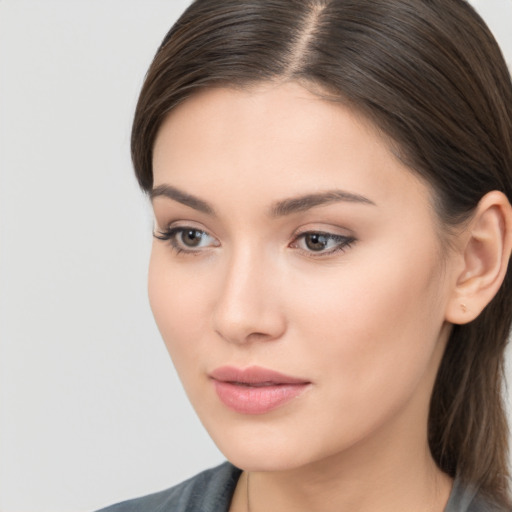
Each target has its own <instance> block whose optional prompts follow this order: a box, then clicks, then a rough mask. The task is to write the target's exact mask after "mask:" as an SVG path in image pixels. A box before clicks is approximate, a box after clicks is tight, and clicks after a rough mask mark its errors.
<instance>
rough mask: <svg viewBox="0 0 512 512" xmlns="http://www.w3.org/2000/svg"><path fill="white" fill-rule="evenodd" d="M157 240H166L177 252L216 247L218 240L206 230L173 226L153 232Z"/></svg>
mask: <svg viewBox="0 0 512 512" xmlns="http://www.w3.org/2000/svg"><path fill="white" fill-rule="evenodd" d="M153 236H154V237H155V238H158V240H164V241H168V242H169V243H170V244H171V247H173V248H174V249H175V250H176V251H177V252H178V253H180V252H189V253H190V252H199V251H200V250H201V249H203V248H207V247H218V246H219V245H220V244H219V243H218V241H217V240H216V239H215V238H214V237H213V236H211V235H210V234H208V233H207V232H206V231H203V230H201V229H197V228H193V227H175V228H170V229H167V230H165V231H159V232H158V233H154V234H153Z"/></svg>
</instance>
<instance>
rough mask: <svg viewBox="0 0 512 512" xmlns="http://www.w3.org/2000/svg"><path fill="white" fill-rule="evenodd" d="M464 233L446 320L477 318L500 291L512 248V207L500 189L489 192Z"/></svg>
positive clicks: (467, 320) (464, 321)
mask: <svg viewBox="0 0 512 512" xmlns="http://www.w3.org/2000/svg"><path fill="white" fill-rule="evenodd" d="M460 236H461V245H460V247H461V248H460V250H461V255H462V258H463V259H462V261H463V265H462V270H460V268H459V269H458V271H457V275H456V276H455V277H456V280H455V285H454V290H453V294H452V297H451V299H450V301H449V303H448V306H447V311H446V320H447V321H449V322H451V323H454V324H466V323H469V322H471V321H472V320H474V319H475V318H476V317H477V316H478V315H479V314H480V313H481V312H482V311H483V309H484V308H485V307H486V306H487V304H489V302H490V301H491V300H492V298H493V297H494V296H495V295H496V293H497V292H498V290H499V288H500V286H501V284H502V283H503V279H504V278H505V275H506V272H507V267H508V262H509V259H510V255H511V251H512V207H511V205H510V203H509V201H508V199H507V197H506V196H505V195H504V194H503V193H501V192H498V191H493V192H489V193H488V194H486V195H485V196H484V197H483V198H482V199H481V200H480V202H479V203H478V206H477V208H476V211H475V213H474V215H473V217H472V219H471V220H470V221H469V223H468V225H467V227H466V229H465V230H464V232H463V233H462V234H461V235H460Z"/></svg>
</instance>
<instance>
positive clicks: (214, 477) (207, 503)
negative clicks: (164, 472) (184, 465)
mask: <svg viewBox="0 0 512 512" xmlns="http://www.w3.org/2000/svg"><path fill="white" fill-rule="evenodd" d="M240 473H241V471H240V470H239V469H238V468H236V467H235V466H233V465H232V464H230V463H229V462H225V463H224V464H221V465H220V466H217V467H215V468H212V469H209V470H207V471H203V472H202V473H199V474H198V475H196V476H194V477H192V478H190V479H188V480H186V481H184V482H182V483H181V484H178V485H176V486H174V487H171V488H170V489H166V490H165V491H160V492H157V493H154V494H150V495H148V496H143V497H141V498H136V499H133V500H129V501H124V502H122V503H118V504H117V505H112V506H110V507H107V508H104V509H101V510H100V511H98V512H164V511H166V512H167V511H169V512H171V511H172V512H192V511H194V512H198V511H201V512H213V511H219V512H220V511H226V512H227V510H228V508H229V504H230V502H231V497H232V495H233V492H234V490H235V487H236V483H237V481H238V478H239V476H240Z"/></svg>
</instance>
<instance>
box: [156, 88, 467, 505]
mask: <svg viewBox="0 0 512 512" xmlns="http://www.w3.org/2000/svg"><path fill="white" fill-rule="evenodd" d="M153 166H154V186H155V189H157V190H158V188H159V187H160V189H159V190H160V191H161V190H162V188H161V187H162V186H164V187H165V186H171V187H174V188H175V189H178V190H180V191H182V192H183V193H184V194H187V195H189V196H190V195H192V196H194V197H195V198H198V199H200V200H201V201H202V202H206V203H208V205H209V206H210V209H211V210H212V211H210V212H208V211H200V210H199V209H197V207H198V205H199V206H201V207H202V206H204V205H203V204H202V203H196V204H187V205H186V204H183V203H182V199H183V197H184V196H183V194H182V196H181V197H178V198H177V199H178V200H176V198H174V199H172V198H170V197H166V196H165V195H159V194H155V196H154V197H153V200H152V202H153V207H154V213H155V233H156V234H157V235H159V233H162V232H165V230H166V229H168V228H169V227H170V228H176V227H182V228H185V227H186V228H193V229H196V230H199V231H200V232H201V233H204V234H200V244H199V246H195V247H191V246H190V245H188V246H187V242H190V240H189V239H186V238H185V241H184V239H183V238H181V236H180V233H179V232H178V234H176V235H175V236H174V237H173V239H172V240H160V239H158V238H155V240H154V244H153V250H152V256H151V262H150V271H149V296H150V302H151V307H152V310H153V313H154V316H155V319H156V322H157V324H158V327H159V329H160V332H161V333H162V336H163V339H164V341H165V343H166V345H167V348H168V351H169V353H170V355H171V357H172V359H173V362H174V364H175V366H176V369H177V371H178V374H179V376H180V378H181V380H182V382H183V385H184V388H185V390H186V392H187V394H188V396H189V398H190V400H191V402H192V404H193V406H194V408H195V410H196V411H197V414H198V415H199V417H200V419H201V421H202V422H203V424H204V426H205V427H206V429H207V430H208V432H209V434H210V435H211V437H212V438H213V440H214V441H215V443H216V444H217V445H218V447H219V448H220V450H221V451H222V452H223V453H224V454H225V455H226V457H227V458H228V459H229V460H230V461H231V462H233V463H234V464H235V465H237V466H239V467H241V468H242V469H244V470H245V472H244V474H243V475H242V477H241V479H240V481H239V485H238V487H237V491H236V493H235V496H234V499H233V503H232V507H231V511H232V512H235V511H242V510H247V504H246V490H247V489H246V485H247V473H248V472H250V474H251V476H250V488H249V490H250V495H251V511H252V512H257V511H260V510H279V511H287V510H293V511H295V512H298V511H302V510H307V511H311V510H315V511H330V510H332V511H339V510H351V511H359V512H364V511H370V510H372V511H374V510H379V511H381V512H385V511H388V510H389V511H393V512H397V511H410V510H415V511H423V510H425V511H427V510H431V511H434V510H435V511H439V512H440V511H442V510H443V509H444V506H445V505H446V502H447V499H448V496H449V492H450V488H451V481H450V479H449V478H448V477H447V476H445V475H444V474H443V473H441V472H440V471H439V470H438V469H437V467H436V466H435V464H434V462H433V460H432V458H431V455H430V452H429V449H428V443H427V416H428V404H429V399H430V396H431V392H432V387H433V383H434V380H435V375H436V371H437V368H438V366H439V363H440V360H441V358H442V354H443V351H444V347H445V344H446V341H447V339H448V337H449V333H450V329H451V324H450V323H449V322H448V321H447V310H448V309H449V305H450V304H451V302H450V301H452V299H453V294H454V289H455V287H456V283H457V276H458V275H459V274H460V271H461V268H460V261H461V258H460V257H459V256H458V255H457V254H456V253H453V254H452V252H450V251H448V250H446V249H444V250H443V249H442V243H441V237H440V235H439V232H438V231H439V223H438V222H437V219H436V217H435V212H434V211H433V208H432V206H431V205H432V201H431V190H430V188H429V186H428V185H427V184H425V183H423V182H422V181H420V179H419V178H417V177H416V175H414V174H413V173H412V172H411V171H410V170H409V169H407V168H406V167H404V165H403V164H401V163H400V162H399V161H398V160H397V159H396V158H395V156H394V155H393V153H392V152H391V151H390V149H389V147H388V145H387V144H386V141H385V140H384V138H383V137H381V136H380V135H379V133H378V132H377V131H376V130H375V129H374V128H373V127H372V125H371V124H370V123H368V122H367V121H365V120H364V119H362V118H361V117H360V116H358V115H357V114H356V113H355V112H353V111H351V110H350V109H349V108H348V107H346V106H343V105H341V104H333V103H328V102H326V101H325V100H322V99H320V98H319V97H318V96H316V95H314V94H312V93H311V92H309V91H307V90H306V89H304V88H303V87H301V86H299V85H298V84H296V83H284V84H278V85H276V84H266V85H262V86H259V87H256V88H252V89H250V90H245V91H239V90H233V89H228V88H219V89H209V90H207V91H204V92H201V93H199V94H196V95H195V96H193V97H192V98H190V99H188V100H187V101H185V102H184V103H182V104H181V105H180V106H179V107H177V108H176V109H174V110H173V111H172V112H171V114H170V115H169V116H168V117H167V119H166V120H165V122H164V123H163V125H162V126H161V128H160V130H159V134H158V137H157V140H156V144H155V148H154V160H153ZM334 189H335V190H342V191H346V192H349V193H351V194H355V195H358V196H362V197H364V198H365V199H366V200H367V201H347V200H336V201H331V202H328V203H327V204H323V205H318V206H315V207H311V208H308V209H305V210H303V211H294V212H291V213H290V212H288V214H286V215H279V216H276V215H275V214H274V215H272V214H271V210H272V207H273V206H274V205H275V203H276V202H279V201H283V200H286V199H289V198H294V197H297V196H304V195H308V194H317V193H323V192H326V191H331V190H334ZM171 195H172V194H171ZM185 202H187V201H185ZM188 203H190V201H188ZM202 209H203V210H205V208H202ZM281 213H282V212H281ZM306 232H309V233H314V232H316V233H318V232H321V233H332V234H333V235H335V236H337V237H338V238H331V239H328V245H327V247H326V249H325V250H324V251H315V250H312V249H311V246H308V245H307V243H306V238H305V237H304V233H306ZM159 236H160V235H159ZM346 242H350V243H347V244H346V245H345V247H343V248H341V250H338V251H336V252H332V250H334V249H340V244H342V243H346ZM173 244H174V246H173ZM176 246H178V248H179V249H184V250H185V251H186V252H178V251H177V250H176ZM315 248H317V246H315ZM330 251H331V252H330ZM223 365H231V366H236V367H239V368H245V367H248V366H252V365H258V366H262V367H265V368H270V369H273V370H276V371H279V372H281V373H284V374H287V375H291V376H294V377H299V378H301V379H304V380H307V381H308V382H310V383H311V384H310V385H309V386H308V388H307V390H306V391H305V392H304V393H302V394H301V395H300V396H299V397H297V398H295V399H293V400H292V401H290V402H288V403H287V404H285V405H283V406H281V407H279V408H277V409H275V410H273V411H271V412H268V413H265V414H261V415H247V414H240V413H237V412H234V411H233V410H231V409H229V408H227V407H226V406H225V405H224V404H223V403H222V402H221V401H220V400H219V398H218V396H217V394H216V392H215V389H214V386H213V384H212V380H211V379H210V378H209V373H210V372H211V371H212V370H214V369H215V368H218V367H220V366H223Z"/></svg>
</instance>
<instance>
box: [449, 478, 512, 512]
mask: <svg viewBox="0 0 512 512" xmlns="http://www.w3.org/2000/svg"><path fill="white" fill-rule="evenodd" d="M445 512H512V511H510V510H505V509H504V508H503V507H499V506H496V505H493V504H492V503H491V502H489V501H488V500H486V499H485V498H484V497H483V496H482V495H481V494H480V493H479V492H478V491H477V489H475V488H474V487H472V486H470V485H465V484H464V483H462V482H461V481H460V480H458V479H456V480H455V482H454V485H453V490H452V494H451V496H450V500H449V501H448V505H447V506H446V509H445Z"/></svg>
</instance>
